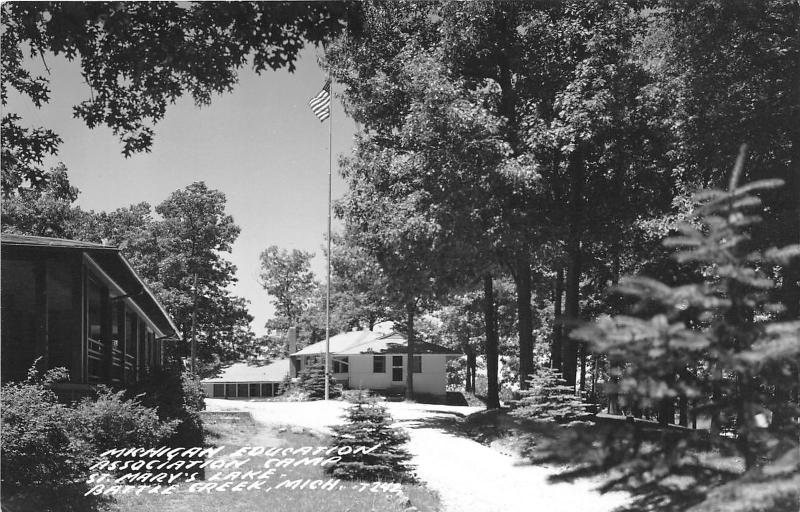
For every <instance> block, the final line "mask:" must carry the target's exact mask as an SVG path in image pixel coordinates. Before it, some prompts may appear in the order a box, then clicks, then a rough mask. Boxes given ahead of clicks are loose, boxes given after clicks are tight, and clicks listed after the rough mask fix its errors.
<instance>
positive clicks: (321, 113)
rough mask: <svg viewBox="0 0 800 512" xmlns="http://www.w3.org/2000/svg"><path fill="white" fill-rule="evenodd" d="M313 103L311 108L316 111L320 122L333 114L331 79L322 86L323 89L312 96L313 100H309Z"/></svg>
mask: <svg viewBox="0 0 800 512" xmlns="http://www.w3.org/2000/svg"><path fill="white" fill-rule="evenodd" d="M308 104H309V105H311V110H312V111H314V115H315V116H317V117H318V118H319V120H320V122H322V121H325V120H326V119H328V118H329V117H330V116H331V81H330V80H328V81H326V82H325V85H324V86H323V87H322V90H321V91H320V92H319V94H317V95H316V96H314V97H313V98H311V101H309V102H308Z"/></svg>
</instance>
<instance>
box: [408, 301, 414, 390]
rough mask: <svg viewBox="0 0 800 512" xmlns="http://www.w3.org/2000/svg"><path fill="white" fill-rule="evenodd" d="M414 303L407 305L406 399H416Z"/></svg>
mask: <svg viewBox="0 0 800 512" xmlns="http://www.w3.org/2000/svg"><path fill="white" fill-rule="evenodd" d="M415 309H416V308H415V307H414V305H413V304H408V305H407V306H406V330H407V331H408V346H407V347H406V355H407V357H406V358H407V361H406V400H413V399H414V364H413V363H414V310H415Z"/></svg>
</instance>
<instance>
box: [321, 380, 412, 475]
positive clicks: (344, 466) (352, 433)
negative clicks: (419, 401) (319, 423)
mask: <svg viewBox="0 0 800 512" xmlns="http://www.w3.org/2000/svg"><path fill="white" fill-rule="evenodd" d="M345 419H346V423H345V424H344V425H337V426H335V427H333V431H334V436H333V437H334V444H338V445H347V446H352V447H353V452H351V453H350V454H348V455H344V456H342V460H340V461H339V462H337V463H336V464H334V465H333V466H329V467H328V469H327V471H329V472H330V473H332V474H333V476H335V477H337V478H345V479H349V480H377V481H413V480H414V477H413V474H412V472H411V467H410V466H409V465H408V461H409V460H410V459H411V455H410V454H409V453H408V452H407V451H406V450H405V448H404V447H403V445H404V444H405V443H406V442H407V441H408V434H406V433H405V431H403V430H402V429H400V428H397V427H393V426H392V418H391V416H390V415H389V413H387V412H386V408H385V407H383V406H382V405H380V404H379V403H378V402H377V401H376V400H375V399H374V398H371V397H370V396H369V394H368V393H366V392H359V393H358V395H356V396H355V397H354V401H353V405H351V406H350V407H349V408H348V409H347V413H346V415H345ZM375 445H380V446H379V447H378V448H376V449H375V450H374V451H371V452H370V453H366V454H365V453H355V451H356V448H358V447H363V448H366V449H369V448H371V447H373V446H375Z"/></svg>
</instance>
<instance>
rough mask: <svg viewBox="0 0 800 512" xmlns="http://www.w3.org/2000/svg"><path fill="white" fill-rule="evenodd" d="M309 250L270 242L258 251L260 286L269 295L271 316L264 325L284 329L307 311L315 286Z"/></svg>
mask: <svg viewBox="0 0 800 512" xmlns="http://www.w3.org/2000/svg"><path fill="white" fill-rule="evenodd" d="M313 257H314V255H313V254H312V253H310V252H305V251H300V250H297V249H292V252H291V253H290V252H288V251H287V250H286V249H279V248H278V246H276V245H272V246H270V247H267V248H266V249H265V250H264V251H263V252H262V253H261V275H260V279H261V286H263V287H264V289H265V290H266V291H267V293H268V294H270V295H272V297H273V299H272V305H273V306H274V307H275V317H274V318H272V319H270V320H269V321H268V322H267V327H269V328H272V329H278V330H286V329H289V328H290V327H295V326H297V324H298V323H299V322H300V319H301V318H302V316H303V315H304V314H305V313H306V312H307V310H308V308H309V306H310V304H311V300H312V297H313V294H314V292H315V291H316V290H317V289H318V288H319V285H318V284H317V282H316V281H315V280H314V273H313V272H311V258H313Z"/></svg>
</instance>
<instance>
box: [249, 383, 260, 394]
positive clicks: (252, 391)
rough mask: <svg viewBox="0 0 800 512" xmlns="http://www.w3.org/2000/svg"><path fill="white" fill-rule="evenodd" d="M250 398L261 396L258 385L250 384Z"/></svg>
mask: <svg viewBox="0 0 800 512" xmlns="http://www.w3.org/2000/svg"><path fill="white" fill-rule="evenodd" d="M250 396H261V385H260V384H250Z"/></svg>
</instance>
